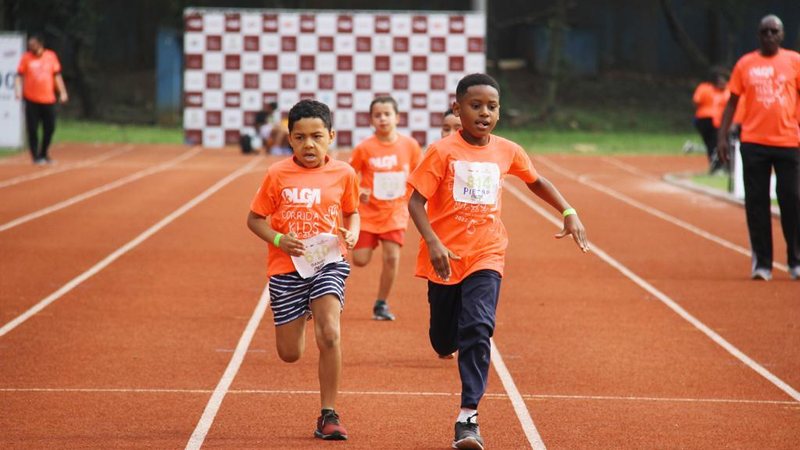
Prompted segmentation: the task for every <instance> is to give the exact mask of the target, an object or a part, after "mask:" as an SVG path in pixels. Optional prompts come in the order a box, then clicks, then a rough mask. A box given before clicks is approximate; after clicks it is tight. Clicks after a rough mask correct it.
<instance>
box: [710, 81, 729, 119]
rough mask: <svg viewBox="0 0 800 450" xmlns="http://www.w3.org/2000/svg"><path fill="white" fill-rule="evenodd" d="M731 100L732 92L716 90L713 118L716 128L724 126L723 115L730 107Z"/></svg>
mask: <svg viewBox="0 0 800 450" xmlns="http://www.w3.org/2000/svg"><path fill="white" fill-rule="evenodd" d="M730 98H731V91H729V90H728V89H722V90H720V89H715V90H714V115H713V116H711V123H712V124H713V125H714V128H719V127H720V125H722V114H724V113H725V107H726V106H727V105H728V100H729V99H730Z"/></svg>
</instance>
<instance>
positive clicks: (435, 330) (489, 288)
mask: <svg viewBox="0 0 800 450" xmlns="http://www.w3.org/2000/svg"><path fill="white" fill-rule="evenodd" d="M499 296H500V274H499V273H497V272H495V271H494V270H479V271H477V272H475V273H472V274H470V275H469V276H468V277H466V278H464V279H463V280H462V281H461V282H460V283H458V284H455V285H444V284H437V283H433V282H430V281H429V282H428V303H429V304H430V309H431V324H430V331H429V334H430V338H431V344H432V345H433V349H434V350H436V352H437V353H439V354H440V355H449V354H451V353H453V352H454V351H456V350H458V373H459V375H460V376H461V407H463V408H471V409H477V408H478V403H479V402H480V400H481V397H483V394H484V392H486V381H487V378H488V377H489V363H490V361H489V357H490V355H491V343H490V341H489V338H491V337H492V334H494V324H495V311H496V310H497V301H498V298H499Z"/></svg>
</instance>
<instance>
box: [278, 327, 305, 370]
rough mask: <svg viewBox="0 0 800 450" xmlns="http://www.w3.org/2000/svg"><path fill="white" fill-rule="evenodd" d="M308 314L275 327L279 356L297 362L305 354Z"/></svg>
mask: <svg viewBox="0 0 800 450" xmlns="http://www.w3.org/2000/svg"><path fill="white" fill-rule="evenodd" d="M305 331H306V316H301V317H299V318H297V319H295V320H293V321H291V322H289V323H285V324H283V325H278V326H277V327H275V345H276V346H277V348H278V357H280V358H281V360H283V361H285V362H295V361H297V360H298V359H300V357H301V356H303V351H304V350H305V347H306V333H305Z"/></svg>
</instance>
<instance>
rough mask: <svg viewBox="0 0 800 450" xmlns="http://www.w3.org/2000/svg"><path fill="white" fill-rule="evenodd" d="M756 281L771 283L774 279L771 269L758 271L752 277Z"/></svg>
mask: <svg viewBox="0 0 800 450" xmlns="http://www.w3.org/2000/svg"><path fill="white" fill-rule="evenodd" d="M751 278H752V279H754V280H761V281H769V280H771V279H772V271H770V270H769V269H756V270H754V271H753V275H752V277H751Z"/></svg>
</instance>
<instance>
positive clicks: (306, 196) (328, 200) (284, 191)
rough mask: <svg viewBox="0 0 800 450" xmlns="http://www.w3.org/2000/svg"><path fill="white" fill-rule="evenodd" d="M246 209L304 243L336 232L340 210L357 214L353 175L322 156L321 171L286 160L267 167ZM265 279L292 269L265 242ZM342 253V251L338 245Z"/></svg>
mask: <svg viewBox="0 0 800 450" xmlns="http://www.w3.org/2000/svg"><path fill="white" fill-rule="evenodd" d="M250 209H251V210H252V211H253V212H255V213H256V214H260V215H262V216H265V217H269V218H270V226H272V229H274V230H275V231H278V232H281V233H284V234H288V233H294V234H295V235H296V236H297V238H298V239H308V238H310V237H313V236H316V235H318V234H320V233H332V234H339V232H338V230H337V228H338V227H340V226H341V223H342V221H341V220H342V212H344V213H348V214H349V213H353V212H355V211H356V210H358V177H356V173H355V171H354V170H353V168H352V167H350V166H349V165H348V164H347V163H345V162H343V161H339V160H336V159H333V158H330V157H326V164H325V165H324V166H322V167H316V168H313V169H308V168H305V167H300V166H299V165H297V163H295V162H294V158H286V159H284V160H282V161H280V162H277V163H275V164H273V165H272V166H270V167H269V169H267V175H266V177H265V178H264V181H263V182H262V183H261V187H260V188H259V189H258V192H256V195H255V197H253V201H252V203H251V204H250ZM268 247H269V257H268V259H267V275H268V276H272V275H277V274H282V273H291V272H294V271H296V269H295V267H294V264H293V263H292V258H291V256H289V254H288V253H285V252H284V251H283V250H281V249H279V248H277V247H275V246H274V245H271V244H268ZM341 251H342V255H346V254H347V248H346V247H345V245H344V243H341Z"/></svg>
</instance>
